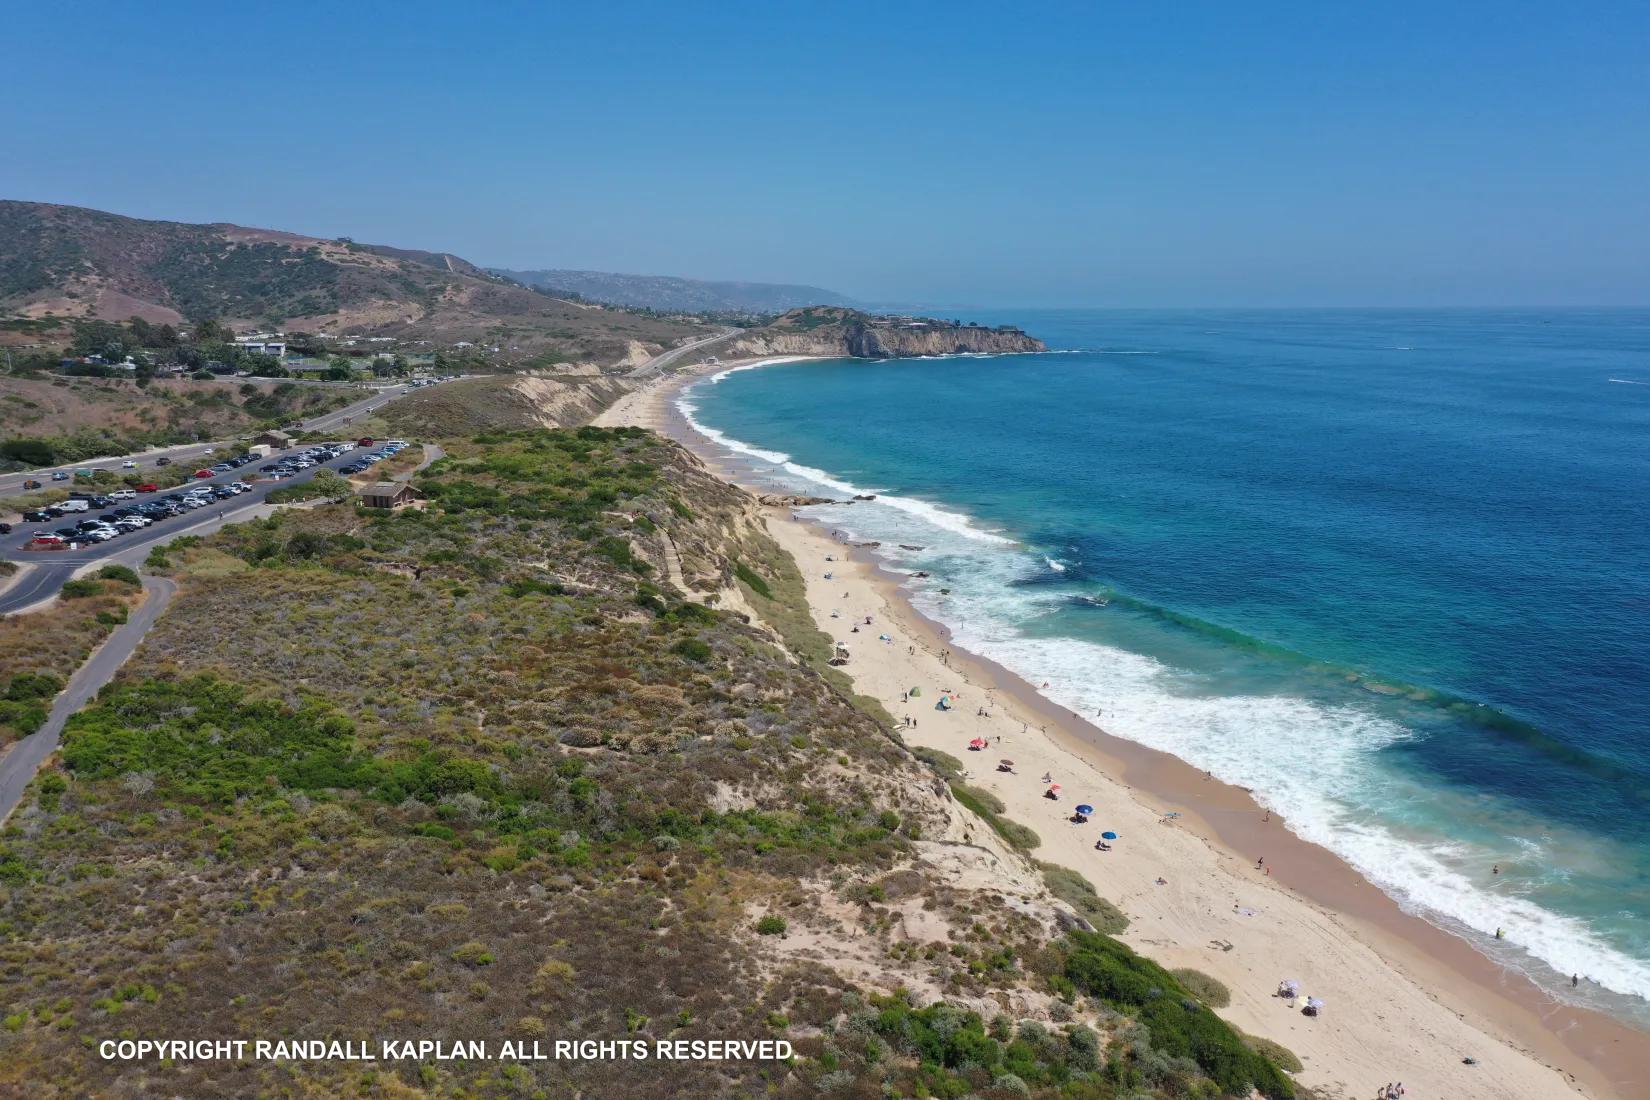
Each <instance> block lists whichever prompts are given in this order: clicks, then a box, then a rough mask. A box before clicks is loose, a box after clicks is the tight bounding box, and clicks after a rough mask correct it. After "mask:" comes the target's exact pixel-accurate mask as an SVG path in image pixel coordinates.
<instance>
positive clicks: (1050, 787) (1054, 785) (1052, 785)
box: [1048, 783, 1060, 791]
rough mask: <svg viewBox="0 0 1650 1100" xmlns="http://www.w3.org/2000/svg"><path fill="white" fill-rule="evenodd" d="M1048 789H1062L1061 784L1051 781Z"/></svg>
mask: <svg viewBox="0 0 1650 1100" xmlns="http://www.w3.org/2000/svg"><path fill="white" fill-rule="evenodd" d="M1048 789H1049V790H1051V791H1057V790H1059V789H1060V784H1058V783H1050V784H1049V785H1048Z"/></svg>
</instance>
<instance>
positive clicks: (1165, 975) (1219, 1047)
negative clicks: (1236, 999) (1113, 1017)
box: [1065, 932, 1295, 1100]
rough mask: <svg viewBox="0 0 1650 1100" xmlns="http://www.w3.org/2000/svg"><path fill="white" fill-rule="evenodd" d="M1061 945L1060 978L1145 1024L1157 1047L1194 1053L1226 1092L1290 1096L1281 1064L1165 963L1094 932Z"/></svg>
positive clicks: (1275, 1098) (1274, 1099)
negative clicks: (1256, 1046)
mask: <svg viewBox="0 0 1650 1100" xmlns="http://www.w3.org/2000/svg"><path fill="white" fill-rule="evenodd" d="M1067 943H1068V953H1067V955H1066V964H1065V976H1066V978H1067V979H1068V980H1069V981H1071V982H1072V984H1073V985H1074V986H1076V988H1077V989H1078V990H1079V991H1081V992H1083V993H1085V994H1087V995H1089V996H1091V997H1095V998H1097V999H1099V1000H1100V1001H1102V1002H1104V1003H1105V1004H1106V1005H1107V1006H1109V1007H1111V1008H1113V1009H1116V1010H1117V1011H1120V1012H1123V1013H1126V1014H1128V1015H1131V1016H1133V1017H1134V1018H1135V1019H1136V1020H1137V1021H1138V1022H1139V1023H1142V1024H1144V1025H1146V1027H1147V1028H1148V1029H1149V1030H1150V1032H1151V1038H1152V1045H1153V1046H1154V1047H1155V1048H1156V1049H1158V1050H1160V1051H1162V1052H1163V1053H1164V1054H1167V1055H1169V1056H1170V1057H1175V1058H1190V1059H1192V1060H1193V1061H1195V1062H1196V1063H1197V1064H1198V1066H1199V1067H1200V1068H1201V1069H1202V1070H1203V1072H1204V1073H1206V1074H1207V1075H1208V1076H1209V1077H1210V1079H1211V1080H1213V1081H1214V1082H1215V1083H1216V1084H1218V1085H1219V1086H1220V1087H1221V1088H1222V1089H1224V1090H1225V1091H1226V1093H1227V1094H1229V1095H1234V1096H1242V1095H1246V1094H1247V1092H1248V1090H1249V1088H1250V1087H1251V1086H1253V1087H1254V1088H1256V1089H1259V1090H1260V1092H1261V1093H1262V1095H1264V1096H1267V1097H1269V1098H1271V1100H1282V1098H1287V1097H1293V1096H1294V1095H1295V1087H1294V1084H1293V1083H1292V1082H1291V1081H1290V1080H1289V1078H1288V1077H1286V1076H1285V1075H1284V1073H1283V1071H1282V1070H1280V1069H1279V1068H1278V1067H1277V1066H1276V1065H1275V1064H1273V1063H1272V1062H1271V1061H1269V1060H1268V1059H1267V1058H1266V1057H1264V1056H1263V1055H1261V1054H1259V1053H1257V1052H1256V1051H1254V1050H1253V1049H1251V1048H1250V1047H1249V1046H1247V1045H1246V1044H1245V1043H1244V1041H1243V1038H1242V1037H1241V1036H1240V1035H1239V1034H1238V1032H1237V1031H1236V1030H1235V1029H1234V1028H1232V1026H1231V1025H1230V1024H1228V1023H1226V1021H1224V1020H1222V1019H1221V1018H1220V1017H1219V1016H1216V1015H1215V1014H1214V1013H1213V1012H1211V1011H1210V1010H1209V1009H1207V1008H1205V1007H1204V1006H1203V1005H1201V1004H1199V1003H1198V1001H1197V999H1196V998H1195V997H1194V996H1193V995H1192V993H1191V991H1190V990H1188V989H1187V988H1186V987H1185V986H1183V985H1182V984H1181V983H1180V981H1179V980H1178V979H1177V978H1176V977H1175V976H1174V975H1173V974H1171V973H1169V972H1168V971H1167V970H1165V969H1164V968H1163V967H1161V966H1159V965H1158V964H1157V963H1154V962H1152V961H1151V960H1150V959H1146V958H1142V957H1141V956H1139V955H1137V954H1135V953H1134V952H1133V951H1132V950H1130V949H1129V948H1128V947H1127V946H1125V945H1124V944H1121V943H1119V942H1118V941H1116V940H1114V939H1112V938H1111V937H1109V936H1103V935H1101V934H1099V933H1098V932H1073V933H1071V934H1070V935H1069V936H1068V937H1067Z"/></svg>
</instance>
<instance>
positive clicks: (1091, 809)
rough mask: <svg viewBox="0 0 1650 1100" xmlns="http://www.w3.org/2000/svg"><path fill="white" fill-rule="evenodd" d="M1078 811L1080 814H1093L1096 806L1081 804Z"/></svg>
mask: <svg viewBox="0 0 1650 1100" xmlns="http://www.w3.org/2000/svg"><path fill="white" fill-rule="evenodd" d="M1077 812H1078V813H1080V814H1092V813H1093V812H1094V807H1093V806H1079V807H1077Z"/></svg>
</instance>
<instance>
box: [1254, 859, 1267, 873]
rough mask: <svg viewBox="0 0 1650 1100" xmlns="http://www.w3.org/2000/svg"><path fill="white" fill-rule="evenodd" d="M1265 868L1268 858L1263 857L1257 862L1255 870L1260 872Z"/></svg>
mask: <svg viewBox="0 0 1650 1100" xmlns="http://www.w3.org/2000/svg"><path fill="white" fill-rule="evenodd" d="M1264 866H1266V857H1265V856H1261V857H1260V858H1259V859H1257V860H1255V870H1257V871H1258V870H1260V869H1261V868H1262V867H1264Z"/></svg>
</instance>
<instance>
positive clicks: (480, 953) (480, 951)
mask: <svg viewBox="0 0 1650 1100" xmlns="http://www.w3.org/2000/svg"><path fill="white" fill-rule="evenodd" d="M453 961H454V962H461V963H463V964H464V965H465V966H491V965H492V963H493V952H492V949H491V948H489V947H488V946H487V945H486V944H484V943H478V942H477V941H475V940H471V941H470V942H469V943H466V944H462V945H460V946H459V947H455V948H453Z"/></svg>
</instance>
